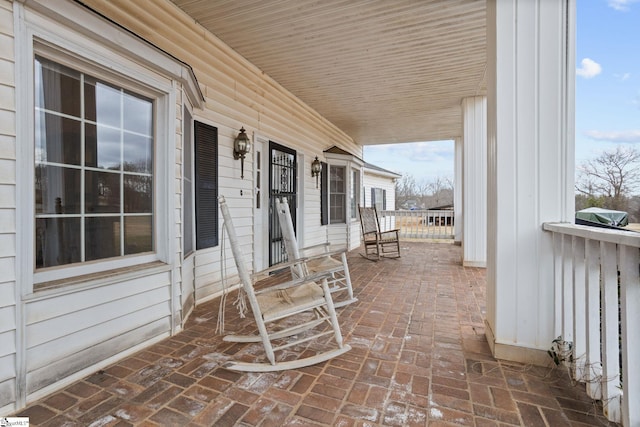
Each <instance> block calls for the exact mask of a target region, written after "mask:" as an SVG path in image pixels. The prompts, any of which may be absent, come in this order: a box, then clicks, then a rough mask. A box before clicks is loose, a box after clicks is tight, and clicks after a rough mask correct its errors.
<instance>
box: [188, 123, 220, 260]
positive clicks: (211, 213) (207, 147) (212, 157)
mask: <svg viewBox="0 0 640 427" xmlns="http://www.w3.org/2000/svg"><path fill="white" fill-rule="evenodd" d="M194 125H195V133H194V136H195V166H196V170H195V172H196V189H195V192H196V249H204V248H210V247H212V246H217V245H218V128H215V127H213V126H209V125H207V124H205V123H201V122H195V124H194Z"/></svg>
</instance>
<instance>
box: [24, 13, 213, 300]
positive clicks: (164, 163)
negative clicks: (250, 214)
mask: <svg viewBox="0 0 640 427" xmlns="http://www.w3.org/2000/svg"><path fill="white" fill-rule="evenodd" d="M62 6H64V7H62V8H61V4H59V2H45V1H42V2H40V1H34V2H30V3H29V7H25V6H24V5H23V4H21V3H14V12H15V13H14V28H15V44H16V58H15V60H16V92H17V96H16V98H17V99H16V113H17V114H16V141H17V147H18V149H17V152H16V161H17V164H18V165H20V166H21V167H19V170H18V176H17V182H16V187H17V204H18V208H19V212H23V213H24V215H19V219H18V224H17V226H18V232H19V234H20V235H21V236H23V237H22V238H21V239H18V242H17V251H18V257H19V259H20V261H19V270H20V271H22V272H27V273H24V274H25V277H23V278H22V279H23V283H25V286H24V287H23V288H22V294H23V295H26V294H30V293H32V292H33V288H34V283H42V282H50V281H64V280H65V279H71V280H72V279H73V278H74V277H77V276H81V275H86V274H94V273H100V272H108V271H110V270H114V269H118V268H122V267H130V266H132V265H138V264H142V263H147V262H151V261H162V262H164V263H167V264H172V263H173V262H174V260H175V253H174V252H175V251H174V250H172V248H173V246H174V243H173V242H174V241H175V230H174V227H175V226H174V224H175V221H174V218H175V213H174V210H175V209H174V203H175V202H174V193H175V191H174V188H175V180H174V167H175V166H174V165H175V135H176V128H175V122H176V108H175V105H176V99H177V98H176V97H177V95H176V91H177V89H176V88H177V86H178V83H177V82H181V83H186V84H182V85H181V87H186V88H185V93H186V95H187V97H189V99H191V98H193V101H194V103H195V105H196V106H200V105H201V103H202V94H201V93H200V92H199V87H198V86H197V83H195V81H194V79H193V74H192V72H191V71H190V69H187V68H188V67H186V66H185V65H184V64H182V63H179V61H177V60H175V59H174V58H171V57H169V55H167V54H166V53H164V52H162V51H160V50H158V49H157V48H155V47H153V46H152V45H150V44H148V43H146V42H144V41H143V40H141V39H139V38H137V37H135V36H134V35H132V34H130V33H128V32H126V31H124V30H122V29H120V28H118V27H117V26H115V25H113V24H112V23H109V22H108V21H106V20H105V19H103V18H101V17H99V16H98V15H96V14H94V13H92V12H90V11H89V10H87V9H86V8H84V7H82V6H81V5H79V4H77V3H74V2H70V1H69V2H63V5H62ZM62 13H63V14H64V16H62ZM52 16H54V17H55V20H53V19H51V18H50V17H52ZM35 43H38V45H42V46H49V47H50V49H47V48H45V49H44V50H47V51H48V52H47V56H48V57H52V54H53V57H52V59H54V60H56V58H58V61H59V62H62V63H63V64H68V62H67V61H68V60H70V61H71V64H70V65H71V67H72V68H75V67H76V66H78V67H81V68H80V71H88V73H90V74H92V75H94V76H96V77H98V78H105V79H106V80H108V81H114V80H113V79H114V78H115V79H116V80H115V82H116V83H117V84H118V85H119V86H121V87H124V88H133V89H134V91H136V92H137V93H141V94H143V95H146V96H150V97H151V98H153V99H154V103H155V110H154V121H155V122H154V136H155V146H154V171H153V175H154V194H153V198H154V210H153V215H154V246H155V253H153V254H143V255H129V256H124V257H118V258H113V259H108V260H97V261H91V262H85V263H81V264H72V265H66V266H58V267H52V268H50V269H46V270H42V271H38V272H35V271H34V269H35V260H34V245H35V241H34V223H35V202H34V191H35V190H34V165H35V161H34V157H35V153H34V144H33V141H34V115H33V111H34V102H33V99H34V85H33V81H34V77H33V73H34V71H33V68H34V67H33V61H34V52H35V50H34V44H35ZM149 64H153V67H151V68H150V67H149ZM83 67H87V69H84V68H83ZM132 76H135V78H134V77H132ZM185 76H186V77H185ZM190 80H193V81H190ZM27 165H29V167H22V166H27ZM27 213H29V215H27ZM28 272H30V273H28Z"/></svg>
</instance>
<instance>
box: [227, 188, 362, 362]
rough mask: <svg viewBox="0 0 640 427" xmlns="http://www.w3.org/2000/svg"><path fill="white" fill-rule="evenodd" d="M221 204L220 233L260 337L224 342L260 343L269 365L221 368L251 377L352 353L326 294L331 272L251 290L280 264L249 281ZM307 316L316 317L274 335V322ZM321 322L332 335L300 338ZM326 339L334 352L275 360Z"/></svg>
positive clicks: (323, 332) (323, 333)
mask: <svg viewBox="0 0 640 427" xmlns="http://www.w3.org/2000/svg"><path fill="white" fill-rule="evenodd" d="M219 203H220V209H221V211H222V217H223V219H224V224H223V227H224V229H225V230H226V232H227V234H228V236H229V242H230V246H231V251H232V252H233V258H234V260H235V264H236V267H237V269H238V275H239V276H240V281H241V285H242V288H243V290H244V292H246V294H247V299H248V300H249V306H250V307H251V311H252V312H253V316H254V318H255V321H256V325H257V328H258V335H227V336H225V337H224V338H223V340H224V341H231V342H243V343H249V342H262V344H263V346H264V350H265V353H266V356H267V359H268V361H269V362H268V363H260V362H243V361H229V362H226V363H225V364H224V365H223V367H224V368H227V369H231V370H236V371H249V372H270V371H281V370H288V369H297V368H302V367H305V366H309V365H314V364H316V363H320V362H324V361H326V360H329V359H332V358H334V357H336V356H339V355H340V354H343V353H345V352H347V351H349V350H350V349H351V347H350V346H349V345H347V344H343V342H342V333H341V332H340V326H339V324H338V318H337V316H336V311H335V307H334V305H333V300H332V299H331V292H330V290H329V285H328V280H330V279H331V273H332V271H326V272H322V273H318V274H314V275H309V276H304V277H299V278H294V279H293V280H289V281H286V282H283V283H278V284H276V285H272V286H269V287H266V288H264V289H260V290H256V289H254V284H255V282H257V281H258V280H260V279H261V278H263V277H266V276H268V274H269V273H272V272H274V271H275V270H278V269H282V268H283V264H280V265H278V266H276V267H274V268H271V269H268V270H264V271H262V272H260V273H257V274H254V275H253V276H250V275H249V271H248V270H247V267H246V266H245V263H244V256H243V254H242V251H241V250H240V246H239V243H238V238H237V236H236V233H235V229H234V227H233V222H232V220H231V215H230V213H229V208H228V206H227V204H226V202H225V199H224V197H222V196H221V197H220V198H219ZM294 263H295V262H294ZM294 263H288V264H294ZM305 312H311V313H313V314H314V315H315V316H313V318H312V319H311V320H306V321H305V320H303V321H302V323H296V324H295V325H294V326H289V327H285V328H284V329H279V330H278V329H276V328H275V327H274V326H276V325H274V322H276V321H278V320H282V319H285V318H288V317H291V316H294V315H298V314H300V313H305ZM324 322H328V323H329V324H330V325H331V326H332V327H331V329H329V330H321V331H319V332H317V333H314V334H313V335H311V336H307V335H306V334H302V332H304V331H307V330H310V329H312V328H315V327H316V326H319V325H321V324H322V323H324ZM327 335H333V339H334V340H335V342H336V348H334V349H329V350H327V351H325V352H321V353H317V354H315V355H313V356H309V357H305V358H301V359H296V360H289V361H277V360H276V358H275V352H276V351H278V350H283V349H286V348H290V347H293V346H296V345H299V344H302V343H304V342H308V341H311V340H314V339H316V338H319V337H322V336H327Z"/></svg>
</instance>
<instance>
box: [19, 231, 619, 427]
mask: <svg viewBox="0 0 640 427" xmlns="http://www.w3.org/2000/svg"><path fill="white" fill-rule="evenodd" d="M401 249H402V257H401V258H399V259H393V260H392V259H383V260H381V261H379V262H371V261H368V260H366V259H364V258H363V257H361V256H360V255H359V252H360V251H361V249H357V250H354V251H351V252H350V253H349V255H348V260H349V266H350V270H351V277H352V279H353V284H354V293H355V296H356V297H357V298H358V302H356V303H354V304H351V305H349V306H346V307H343V308H341V309H340V312H339V316H340V321H341V325H342V328H343V333H344V335H345V339H346V342H347V343H349V344H350V345H351V346H352V347H353V349H352V350H351V351H350V352H347V353H346V354H344V355H342V356H340V357H338V358H335V359H333V360H331V361H329V362H325V363H322V364H319V365H315V366H312V367H308V368H304V369H299V370H295V371H284V372H278V373H260V374H258V373H236V372H231V371H228V370H225V369H223V368H220V367H219V365H220V364H221V363H222V362H223V361H224V360H227V359H229V358H234V357H240V356H241V355H242V354H245V355H246V354H247V353H252V352H253V351H255V357H256V358H260V357H261V354H262V353H261V351H262V350H261V348H260V346H257V347H255V346H252V345H249V344H240V345H239V344H229V343H223V342H222V337H221V335H220V334H216V333H215V331H214V330H215V325H216V319H217V316H218V306H219V303H220V298H216V299H213V300H211V301H208V302H206V303H203V304H200V305H198V306H197V307H196V309H195V311H194V313H193V314H192V316H191V317H190V318H189V320H188V322H187V323H186V326H185V328H184V330H183V331H182V332H180V333H178V334H177V335H174V336H172V337H170V338H167V339H164V340H162V341H159V342H157V343H156V344H154V345H152V346H150V347H148V348H146V349H144V350H142V351H140V352H138V353H135V354H133V355H131V356H130V357H127V358H125V359H123V360H120V361H118V362H117V363H115V364H113V365H111V366H108V367H105V368H104V369H103V370H101V371H99V372H97V373H94V374H91V375H89V376H87V377H85V378H83V379H81V380H79V381H77V382H75V383H72V384H68V385H67V386H65V387H63V388H62V389H61V390H60V391H58V392H56V393H55V394H51V395H49V396H47V397H45V398H43V399H42V400H40V401H37V402H34V403H32V404H31V405H29V406H28V407H27V408H25V409H24V410H22V411H20V413H19V414H18V415H21V416H28V417H30V422H31V425H32V426H33V425H37V426H60V425H65V426H76V425H77V426H86V425H100V426H115V425H118V426H130V425H140V426H142V425H144V426H161V425H192V426H211V425H216V426H230V425H260V426H281V425H291V426H293V425H299V426H300V425H306V426H308V425H335V426H366V425H389V426H396V425H397V426H400V425H403V426H405V425H419V426H424V425H430V426H435V425H438V426H440V425H449V426H454V425H463V426H478V427H479V426H507V425H535V426H545V425H546V426H554V427H555V426H581V425H613V424H610V423H609V422H608V421H607V420H606V419H604V418H603V416H602V407H601V405H600V404H599V403H597V402H595V401H593V400H592V399H590V398H589V397H588V396H587V394H586V392H585V387H584V385H582V384H575V383H573V382H572V381H570V379H569V376H568V374H567V371H566V369H565V368H563V367H560V368H556V367H555V365H554V364H553V363H550V365H549V367H539V366H538V367H536V366H532V365H525V364H519V363H516V362H505V361H500V360H496V359H495V358H494V357H493V356H492V354H491V350H490V348H489V345H488V343H487V339H486V337H485V329H484V318H485V316H486V314H485V311H486V277H485V276H486V275H485V270H484V269H480V268H471V267H463V266H462V264H461V255H462V254H461V248H460V247H459V246H456V245H453V244H446V243H424V242H402V248H401ZM226 301H227V303H226V305H227V310H226V329H227V331H228V332H232V331H234V330H238V329H242V328H244V327H247V326H248V327H251V324H252V321H251V319H244V320H242V319H239V318H238V314H237V311H236V310H235V307H233V305H232V303H233V301H234V293H232V294H230V295H229V297H228V298H227V300H226ZM310 345H318V343H311V344H310ZM303 351H304V349H299V348H296V349H293V352H300V353H301V352H303ZM549 362H551V359H549Z"/></svg>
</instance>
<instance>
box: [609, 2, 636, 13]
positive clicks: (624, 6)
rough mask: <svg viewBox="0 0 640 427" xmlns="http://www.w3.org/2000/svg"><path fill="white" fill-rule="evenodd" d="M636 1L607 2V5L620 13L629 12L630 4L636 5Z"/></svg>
mask: <svg viewBox="0 0 640 427" xmlns="http://www.w3.org/2000/svg"><path fill="white" fill-rule="evenodd" d="M637 2H638V0H609V1H608V4H609V7H611V8H613V9H615V10H617V11H620V12H626V11H627V10H629V7H630V6H631V4H632V3H637Z"/></svg>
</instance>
